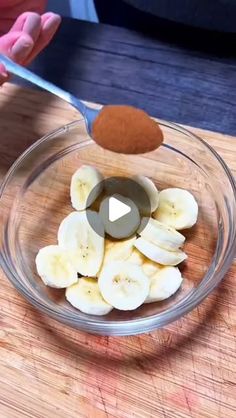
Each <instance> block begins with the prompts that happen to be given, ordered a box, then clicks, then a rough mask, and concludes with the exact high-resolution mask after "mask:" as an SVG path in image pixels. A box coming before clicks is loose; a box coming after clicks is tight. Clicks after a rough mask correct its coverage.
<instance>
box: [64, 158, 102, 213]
mask: <svg viewBox="0 0 236 418" xmlns="http://www.w3.org/2000/svg"><path fill="white" fill-rule="evenodd" d="M102 180H103V176H102V174H101V173H100V172H99V171H98V170H97V168H95V167H91V166H89V165H82V166H81V167H80V168H79V169H78V170H77V171H76V172H75V173H74V174H73V176H72V179H71V185H70V196H71V204H72V206H73V208H74V209H76V210H84V209H86V208H87V207H89V206H90V205H91V204H92V203H93V202H94V201H95V200H96V199H97V197H98V195H99V194H100V193H101V192H102V188H103V184H102Z"/></svg>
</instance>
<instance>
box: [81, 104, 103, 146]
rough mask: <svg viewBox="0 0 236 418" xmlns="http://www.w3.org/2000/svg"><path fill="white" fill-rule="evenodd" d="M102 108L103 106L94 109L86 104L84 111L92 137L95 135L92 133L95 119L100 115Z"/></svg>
mask: <svg viewBox="0 0 236 418" xmlns="http://www.w3.org/2000/svg"><path fill="white" fill-rule="evenodd" d="M101 109H102V108H100V109H92V108H91V107H87V106H86V109H85V113H84V119H85V123H86V127H87V131H88V134H89V136H91V138H92V137H93V135H92V130H93V123H94V121H95V119H96V118H97V116H98V115H99V113H100V111H101Z"/></svg>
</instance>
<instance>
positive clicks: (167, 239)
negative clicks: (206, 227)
mask: <svg viewBox="0 0 236 418" xmlns="http://www.w3.org/2000/svg"><path fill="white" fill-rule="evenodd" d="M143 226H144V227H143ZM139 229H140V235H141V237H142V238H144V239H146V240H147V241H150V242H152V243H153V244H156V245H158V246H159V247H161V248H164V249H166V250H169V251H175V250H178V249H179V247H182V246H183V244H184V241H185V237H184V236H183V235H182V234H180V233H179V232H177V231H176V230H175V229H174V228H172V227H170V226H168V225H165V224H163V223H162V222H159V221H157V220H155V219H152V218H150V219H148V218H142V221H141V224H140V228H139Z"/></svg>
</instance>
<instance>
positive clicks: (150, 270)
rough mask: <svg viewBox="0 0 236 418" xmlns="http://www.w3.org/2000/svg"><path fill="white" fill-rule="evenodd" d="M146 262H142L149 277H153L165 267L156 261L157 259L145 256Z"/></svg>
mask: <svg viewBox="0 0 236 418" xmlns="http://www.w3.org/2000/svg"><path fill="white" fill-rule="evenodd" d="M144 260H145V261H144V262H143V264H142V268H143V272H144V274H146V276H147V277H149V278H150V277H152V276H154V275H155V274H156V273H158V272H159V271H160V269H162V268H163V266H162V265H161V264H158V263H156V262H155V261H152V260H149V259H148V258H146V257H144Z"/></svg>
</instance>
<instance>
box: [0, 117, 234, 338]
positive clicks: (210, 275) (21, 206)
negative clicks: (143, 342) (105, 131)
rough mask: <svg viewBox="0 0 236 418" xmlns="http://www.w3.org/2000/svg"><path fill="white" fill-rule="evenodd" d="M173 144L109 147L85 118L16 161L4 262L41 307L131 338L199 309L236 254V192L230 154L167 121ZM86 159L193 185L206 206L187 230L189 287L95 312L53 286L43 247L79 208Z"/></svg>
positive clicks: (5, 188) (84, 326)
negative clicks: (117, 150) (42, 260)
mask: <svg viewBox="0 0 236 418" xmlns="http://www.w3.org/2000/svg"><path fill="white" fill-rule="evenodd" d="M159 123H160V125H161V128H162V129H163V131H164V137H165V143H164V145H163V146H161V148H159V149H158V150H156V151H154V152H151V153H148V154H145V155H135V156H134V155H132V156H130V155H121V154H114V153H112V152H110V151H106V150H104V149H102V148H100V147H99V146H97V145H96V144H95V143H94V142H93V141H92V140H90V139H89V137H88V135H87V133H86V129H85V125H84V122H83V121H77V122H73V123H71V124H69V125H67V126H64V127H62V128H61V129H58V130H57V131H55V132H52V133H50V134H49V135H46V136H45V137H43V138H42V139H40V140H39V141H38V142H36V143H35V144H34V145H33V146H31V147H30V148H29V149H28V150H27V151H26V152H25V153H24V154H23V155H22V156H21V157H20V158H19V159H18V160H17V161H16V162H15V164H14V165H13V166H12V168H11V169H10V171H9V172H8V174H7V176H6V178H5V179H4V181H3V183H2V186H1V189H0V204H1V236H0V238H1V253H0V257H1V259H0V261H1V265H2V267H3V270H4V271H5V273H6V275H7V277H8V278H9V280H10V281H11V282H12V284H13V285H14V286H15V287H16V288H17V289H18V290H19V292H20V293H21V294H22V295H23V296H25V297H26V298H27V299H28V300H29V301H30V302H31V303H32V304H33V305H34V306H35V307H36V308H38V309H40V310H41V311H42V312H43V313H44V314H46V315H49V316H51V317H53V318H55V319H57V320H58V321H60V322H63V323H65V324H68V325H70V326H72V327H75V328H78V329H81V330H84V331H87V332H91V333H96V334H101V335H131V334H138V333H143V332H148V331H151V330H153V329H156V328H159V327H163V326H165V325H167V324H169V323H170V322H172V321H175V320H176V319H178V318H179V317H181V316H183V315H184V314H186V313H188V312H189V311H191V310H192V309H193V308H194V307H196V306H197V305H198V304H199V303H200V302H201V301H202V300H203V299H204V298H205V297H206V296H207V295H208V294H209V293H210V292H211V291H212V290H213V289H214V288H215V287H216V286H217V285H218V284H219V282H220V281H221V280H222V279H223V277H224V275H225V273H226V271H227V270H228V268H229V267H230V265H231V263H232V261H233V257H234V254H235V245H236V190H235V183H234V180H233V177H232V175H231V173H230V171H229V169H228V167H227V166H226V164H225V163H224V161H222V159H221V158H220V157H219V155H217V153H216V152H215V151H214V150H213V149H212V148H210V147H209V145H207V144H206V143H205V142H204V141H203V140H202V139H201V138H198V137H196V136H195V135H193V134H192V133H190V132H188V131H187V130H185V129H183V128H181V127H179V126H177V125H174V124H171V123H164V122H162V121H159ZM81 164H91V165H95V166H96V167H98V168H99V169H100V170H101V172H102V173H103V174H104V176H106V177H108V176H120V175H121V176H132V175H135V174H143V175H146V176H148V177H150V178H152V179H153V180H154V181H155V183H156V185H157V187H158V188H159V189H163V188H166V187H182V188H186V189H188V190H190V191H191V192H192V193H193V194H194V195H195V197H196V199H197V201H198V204H199V220H198V223H197V225H196V226H195V227H194V228H192V229H191V230H188V231H186V236H187V240H186V246H185V251H186V253H187V254H188V260H187V262H185V263H184V264H183V266H182V267H181V270H182V273H183V276H184V277H185V279H184V282H183V285H182V287H181V289H180V290H179V291H178V292H177V293H176V294H175V295H174V296H173V297H171V298H170V299H168V300H166V301H164V302H159V303H152V304H146V305H143V306H142V307H140V308H139V309H137V310H136V311H130V312H121V311H116V310H113V311H112V312H111V313H110V314H109V315H107V316H104V317H96V316H89V315H86V314H83V313H81V312H80V311H78V310H76V309H74V308H73V307H72V306H70V305H69V304H68V303H67V302H66V300H65V297H64V290H55V289H50V288H48V287H46V286H44V284H43V283H42V281H41V280H40V278H39V277H38V276H37V273H36V270H35V256H36V254H37V252H38V250H39V249H40V248H41V247H43V246H45V245H48V244H53V243H56V236H57V229H58V226H59V224H60V222H61V220H62V219H63V218H64V217H65V216H66V215H67V214H68V213H69V212H70V211H72V207H71V205H70V197H69V185H70V179H71V175H72V173H73V172H74V171H75V170H76V169H77V168H78V167H79V166H80V165H81Z"/></svg>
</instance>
